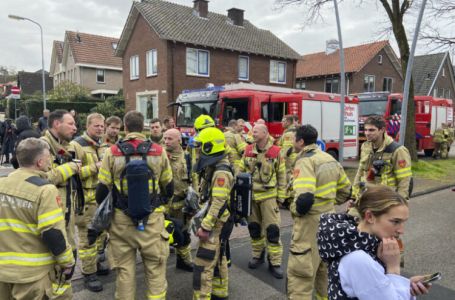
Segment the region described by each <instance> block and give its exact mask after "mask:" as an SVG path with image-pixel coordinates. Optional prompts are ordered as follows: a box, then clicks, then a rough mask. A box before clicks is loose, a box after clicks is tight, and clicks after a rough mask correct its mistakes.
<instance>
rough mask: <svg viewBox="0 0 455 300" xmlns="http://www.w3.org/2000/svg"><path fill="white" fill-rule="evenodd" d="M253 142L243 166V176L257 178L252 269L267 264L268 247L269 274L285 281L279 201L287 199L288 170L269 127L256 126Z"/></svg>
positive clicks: (250, 221) (252, 218) (251, 224)
mask: <svg viewBox="0 0 455 300" xmlns="http://www.w3.org/2000/svg"><path fill="white" fill-rule="evenodd" d="M253 138H254V143H253V144H251V145H248V146H247V147H246V149H245V153H244V155H243V157H242V160H241V161H240V165H239V170H240V172H249V173H251V174H252V177H253V204H252V214H251V216H250V217H249V219H248V230H249V232H250V236H251V244H252V245H251V246H252V251H253V252H252V254H253V258H252V259H251V260H250V262H249V263H248V267H249V268H250V269H256V268H258V267H259V266H260V265H261V264H263V263H264V260H265V246H266V245H267V252H268V262H269V270H270V271H271V273H272V275H273V276H274V277H276V278H279V279H281V278H283V269H282V268H281V259H282V254H283V246H282V244H281V239H280V209H279V207H278V203H277V201H279V202H282V201H283V199H284V198H285V197H286V184H287V183H286V168H285V164H284V159H283V158H282V157H281V156H280V147H278V146H275V145H273V142H272V141H271V140H270V139H269V133H268V130H267V126H265V125H263V124H259V125H255V126H254V128H253ZM264 234H265V236H264Z"/></svg>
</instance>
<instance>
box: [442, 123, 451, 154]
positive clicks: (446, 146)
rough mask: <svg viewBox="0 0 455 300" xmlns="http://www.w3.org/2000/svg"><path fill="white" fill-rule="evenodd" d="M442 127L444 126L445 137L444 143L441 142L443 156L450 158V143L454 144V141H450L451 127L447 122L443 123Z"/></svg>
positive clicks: (443, 134)
mask: <svg viewBox="0 0 455 300" xmlns="http://www.w3.org/2000/svg"><path fill="white" fill-rule="evenodd" d="M441 127H442V137H443V139H442V143H441V158H443V159H447V158H449V147H450V144H452V143H449V140H450V130H449V127H448V126H447V124H445V123H442V124H441Z"/></svg>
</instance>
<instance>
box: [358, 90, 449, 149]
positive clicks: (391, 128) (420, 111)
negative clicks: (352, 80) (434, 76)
mask: <svg viewBox="0 0 455 300" xmlns="http://www.w3.org/2000/svg"><path fill="white" fill-rule="evenodd" d="M357 97H358V98H359V111H360V117H359V141H360V143H362V142H363V141H365V139H366V138H365V134H364V125H363V124H364V122H365V119H366V118H367V117H368V116H371V115H383V116H384V118H385V119H386V121H387V133H388V134H389V135H390V136H392V137H393V138H397V135H398V133H399V131H400V125H401V103H402V101H403V95H402V94H391V93H388V92H375V93H364V94H358V95H357ZM414 103H415V104H414V105H415V106H414V107H415V129H416V146H417V150H418V151H421V150H423V151H424V152H425V155H427V156H431V154H432V153H433V149H434V144H433V136H432V134H433V133H434V131H435V130H436V128H437V127H439V126H440V125H441V123H449V124H450V123H452V122H453V102H452V100H451V99H442V98H434V97H431V96H414Z"/></svg>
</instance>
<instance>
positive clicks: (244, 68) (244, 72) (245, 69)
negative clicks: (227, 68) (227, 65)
mask: <svg viewBox="0 0 455 300" xmlns="http://www.w3.org/2000/svg"><path fill="white" fill-rule="evenodd" d="M249 69H250V58H249V57H248V56H239V80H248V79H249V75H250V74H249V73H250V72H249Z"/></svg>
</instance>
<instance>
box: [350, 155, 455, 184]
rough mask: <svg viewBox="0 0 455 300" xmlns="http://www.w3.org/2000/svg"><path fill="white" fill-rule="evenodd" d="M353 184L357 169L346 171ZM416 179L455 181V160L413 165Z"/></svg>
mask: <svg viewBox="0 0 455 300" xmlns="http://www.w3.org/2000/svg"><path fill="white" fill-rule="evenodd" d="M345 171H346V174H347V175H348V177H349V179H350V180H351V182H353V181H354V177H355V174H356V173H357V169H348V168H346V169H345ZM412 174H413V176H414V178H422V179H431V180H440V181H443V182H454V181H455V158H450V159H438V160H431V159H429V160H422V159H420V160H419V161H418V162H413V163H412Z"/></svg>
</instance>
